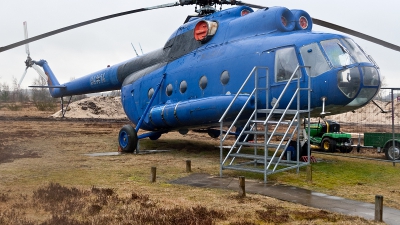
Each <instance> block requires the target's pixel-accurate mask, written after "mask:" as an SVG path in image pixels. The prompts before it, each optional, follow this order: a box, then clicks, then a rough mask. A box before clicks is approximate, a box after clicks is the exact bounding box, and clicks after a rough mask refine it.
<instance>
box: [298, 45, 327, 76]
mask: <svg viewBox="0 0 400 225" xmlns="http://www.w3.org/2000/svg"><path fill="white" fill-rule="evenodd" d="M300 53H301V57H302V58H303V62H304V66H308V67H307V68H306V70H307V73H308V75H309V76H310V77H316V76H318V75H320V74H323V73H325V72H326V71H328V70H330V67H329V64H328V63H327V62H326V59H325V57H324V55H323V54H322V52H321V50H320V48H319V46H318V44H317V43H312V44H309V45H305V46H303V47H301V48H300Z"/></svg>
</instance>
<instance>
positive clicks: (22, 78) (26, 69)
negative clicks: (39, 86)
mask: <svg viewBox="0 0 400 225" xmlns="http://www.w3.org/2000/svg"><path fill="white" fill-rule="evenodd" d="M28 68H29V67H26V68H25V71H24V73H23V74H22V77H21V79H20V80H19V82H18V86H17V87H18V88H19V87H20V86H21V83H22V81H23V80H24V78H25V75H26V72H28Z"/></svg>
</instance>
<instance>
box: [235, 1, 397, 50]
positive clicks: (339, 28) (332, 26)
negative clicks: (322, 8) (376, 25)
mask: <svg viewBox="0 0 400 225" xmlns="http://www.w3.org/2000/svg"><path fill="white" fill-rule="evenodd" d="M236 4H237V5H247V6H249V7H252V8H257V9H263V8H266V7H265V6H260V5H254V4H249V3H245V2H242V1H238V2H236ZM312 20H313V23H314V24H317V25H320V26H322V27H326V28H329V29H332V30H336V31H340V32H342V33H345V34H349V35H352V36H355V37H358V38H361V39H364V40H367V41H369V42H372V43H375V44H378V45H381V46H383V47H386V48H390V49H392V50H395V51H398V52H400V46H398V45H395V44H392V43H389V42H387V41H384V40H381V39H378V38H375V37H372V36H370V35H367V34H363V33H361V32H358V31H355V30H352V29H349V28H346V27H342V26H339V25H336V24H333V23H329V22H326V21H324V20H320V19H317V18H312Z"/></svg>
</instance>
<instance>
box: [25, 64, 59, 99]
mask: <svg viewBox="0 0 400 225" xmlns="http://www.w3.org/2000/svg"><path fill="white" fill-rule="evenodd" d="M33 62H34V64H33V65H32V68H34V69H35V70H36V72H37V73H38V74H39V75H40V76H41V77H42V78H43V79H45V80H47V84H48V87H49V91H50V94H51V96H52V97H53V98H57V97H62V93H61V90H60V88H61V89H62V88H65V86H61V85H60V83H59V82H58V80H57V78H56V76H54V73H53V71H52V70H51V69H50V67H49V65H48V64H47V61H46V60H43V59H42V60H40V61H33ZM37 65H39V66H41V67H42V68H43V70H44V73H43V71H42V70H41V69H40V68H39V67H38V66H37Z"/></svg>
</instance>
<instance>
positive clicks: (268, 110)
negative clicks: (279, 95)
mask: <svg viewBox="0 0 400 225" xmlns="http://www.w3.org/2000/svg"><path fill="white" fill-rule="evenodd" d="M271 111H272V109H257V112H258V113H267V114H269V113H271ZM297 111H298V112H299V113H306V112H308V110H296V109H288V110H286V115H294V114H296V113H297ZM284 112H285V109H275V110H274V111H273V113H275V114H283V113H284Z"/></svg>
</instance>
